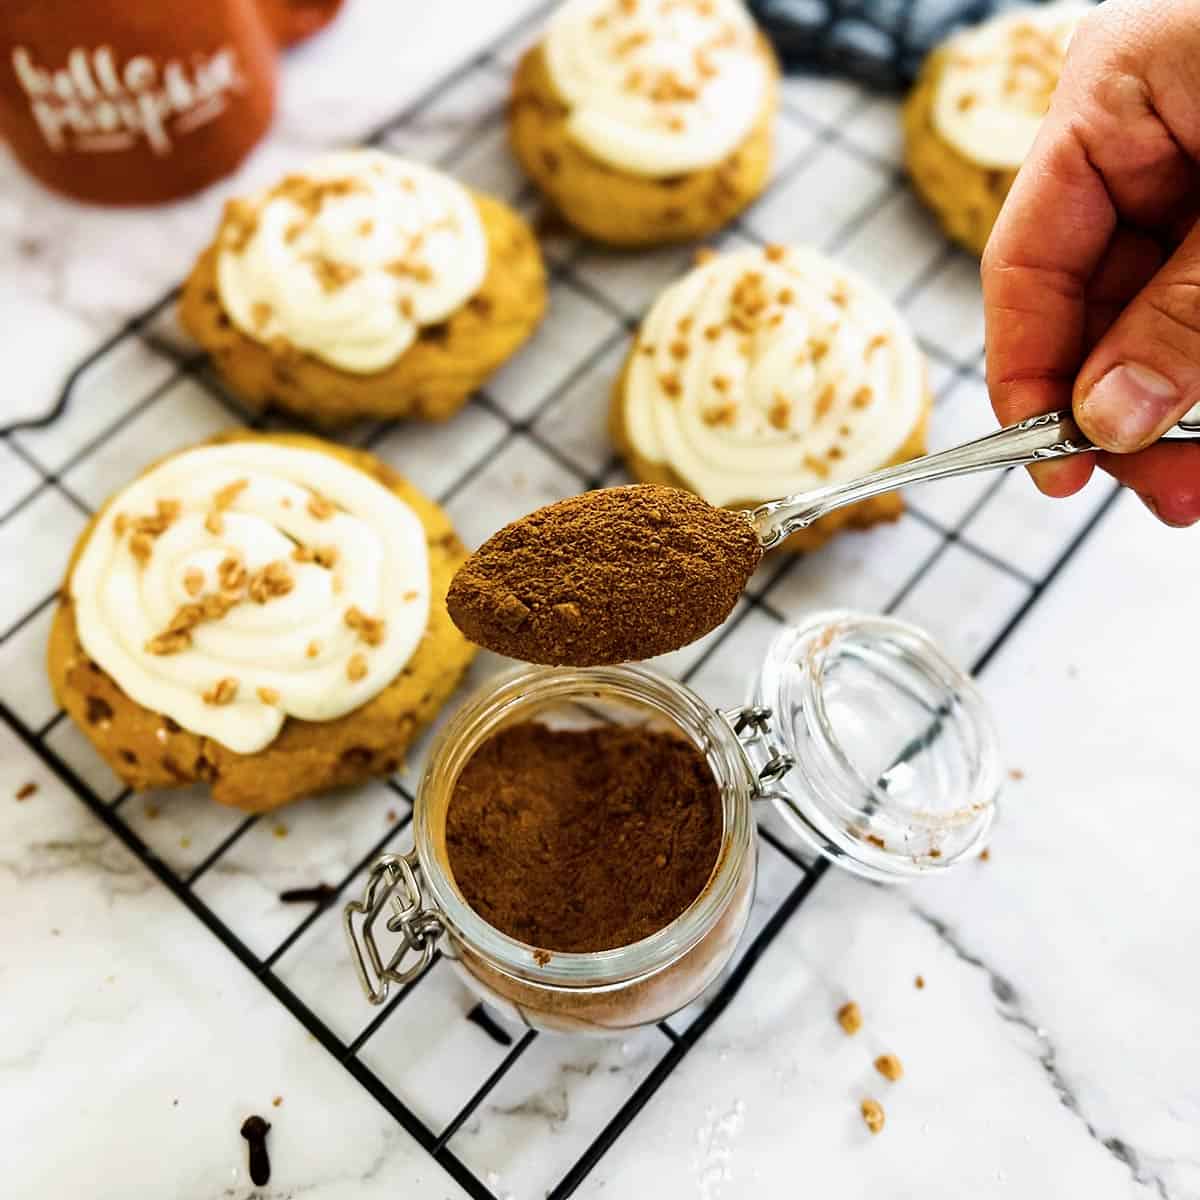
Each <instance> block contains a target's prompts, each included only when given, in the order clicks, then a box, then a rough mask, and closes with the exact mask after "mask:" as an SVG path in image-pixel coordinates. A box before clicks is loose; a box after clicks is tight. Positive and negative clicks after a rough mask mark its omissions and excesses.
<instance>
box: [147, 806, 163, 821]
mask: <svg viewBox="0 0 1200 1200" xmlns="http://www.w3.org/2000/svg"><path fill="white" fill-rule="evenodd" d="M161 811H162V810H161V809H160V808H159V807H158V805H157V804H147V805H146V819H147V820H150V821H156V820H158V814H159V813H160V812H161Z"/></svg>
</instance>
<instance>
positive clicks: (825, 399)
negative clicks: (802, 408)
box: [814, 383, 837, 420]
mask: <svg viewBox="0 0 1200 1200" xmlns="http://www.w3.org/2000/svg"><path fill="white" fill-rule="evenodd" d="M836 396H837V388H836V387H835V386H834V385H833V384H832V383H827V384H826V385H825V386H824V387H823V388H822V389H821V394H820V395H819V396H818V397H817V404H816V408H815V409H814V413H815V415H816V418H817V420H820V419H821V418H822V417H823V416H825V415H826V414H827V413H828V412H829V410H830V409H831V408H832V407H833V401H834V398H835V397H836Z"/></svg>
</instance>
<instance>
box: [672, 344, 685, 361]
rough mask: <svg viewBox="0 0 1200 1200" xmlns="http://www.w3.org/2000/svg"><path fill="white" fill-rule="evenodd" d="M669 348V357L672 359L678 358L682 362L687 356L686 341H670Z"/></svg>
mask: <svg viewBox="0 0 1200 1200" xmlns="http://www.w3.org/2000/svg"><path fill="white" fill-rule="evenodd" d="M670 350H671V357H672V358H674V359H678V360H679V361H680V362H682V361H683V360H684V359H685V358H687V356H688V353H689V350H688V344H687V342H685V341H682V340H681V341H678V342H672V343H671V346H670Z"/></svg>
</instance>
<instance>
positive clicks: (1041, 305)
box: [982, 0, 1200, 525]
mask: <svg viewBox="0 0 1200 1200" xmlns="http://www.w3.org/2000/svg"><path fill="white" fill-rule="evenodd" d="M982 274H983V295H984V307H985V311H986V319H987V376H988V389H989V391H990V393H991V397H992V407H993V408H994V409H995V411H996V415H997V416H998V417H999V418H1000V420H1001V422H1002V423H1003V424H1009V423H1011V422H1014V421H1019V420H1021V419H1022V418H1024V417H1028V416H1031V415H1033V414H1035V413H1041V412H1050V411H1052V410H1055V409H1065V408H1067V407H1068V406H1071V407H1073V408H1074V411H1075V419H1076V420H1077V421H1078V423H1079V425H1080V427H1081V428H1082V430H1083V431H1084V433H1085V434H1087V436H1088V437H1089V438H1090V439H1091V440H1092V441H1093V442H1095V443H1096V445H1097V446H1100V447H1102V448H1103V449H1104V450H1105V451H1110V452H1111V453H1101V454H1099V455H1095V456H1093V455H1083V456H1080V457H1076V458H1068V459H1062V460H1058V461H1056V462H1052V463H1045V464H1040V465H1038V466H1036V467H1033V468H1032V470H1033V474H1034V479H1035V482H1036V483H1037V485H1038V487H1039V488H1040V489H1041V490H1042V491H1043V492H1045V493H1046V494H1047V495H1050V496H1069V495H1071V494H1072V493H1074V492H1077V491H1078V490H1079V489H1080V488H1081V487H1083V485H1084V484H1085V483H1086V482H1087V481H1088V478H1089V477H1090V475H1091V473H1092V469H1093V467H1094V465H1096V462H1097V461H1098V463H1099V465H1100V466H1101V467H1102V468H1103V469H1104V470H1106V471H1108V472H1109V473H1110V474H1112V475H1114V476H1115V477H1116V478H1117V479H1119V480H1120V481H1121V482H1122V483H1124V484H1126V485H1127V486H1128V487H1130V488H1132V489H1133V490H1134V491H1136V492H1137V493H1138V494H1139V495H1140V496H1141V498H1142V499H1143V500H1144V501H1145V503H1146V504H1147V505H1148V506H1149V507H1150V509H1151V510H1152V511H1153V512H1154V513H1155V515H1156V516H1158V517H1159V518H1160V519H1161V520H1162V521H1164V522H1166V523H1167V524H1169V525H1190V524H1192V523H1193V522H1195V521H1197V520H1200V444H1196V443H1191V444H1189V443H1182V442H1177V443H1166V442H1164V443H1161V444H1159V445H1151V443H1152V442H1154V441H1155V440H1156V439H1157V438H1158V437H1159V435H1160V434H1161V433H1162V432H1163V431H1164V430H1166V429H1168V428H1169V427H1170V426H1171V425H1173V424H1174V423H1175V422H1176V421H1177V420H1179V418H1180V417H1181V416H1183V414H1184V413H1186V412H1188V411H1189V410H1190V409H1191V408H1192V407H1193V406H1195V405H1197V404H1200V0H1108V3H1106V4H1104V5H1103V6H1102V7H1100V8H1098V9H1096V10H1095V11H1094V12H1092V13H1089V14H1088V15H1087V17H1085V18H1084V20H1083V23H1082V24H1081V26H1080V27H1079V30H1078V32H1077V33H1076V35H1075V37H1074V39H1073V40H1072V42H1071V46H1070V49H1069V51H1068V53H1067V59H1066V63H1065V65H1064V68H1063V74H1062V79H1061V80H1060V82H1059V85H1058V89H1057V91H1056V92H1055V95H1054V99H1053V101H1052V102H1051V106H1050V111H1049V113H1048V114H1047V116H1046V119H1045V121H1044V122H1043V124H1042V127H1041V130H1040V131H1039V134H1038V137H1037V141H1036V142H1035V143H1034V146H1033V149H1032V150H1031V152H1030V155H1029V157H1028V159H1027V160H1026V162H1025V165H1024V166H1023V167H1022V168H1021V171H1020V172H1019V174H1018V175H1017V179H1016V182H1015V183H1014V185H1013V188H1012V191H1011V192H1010V193H1009V197H1008V200H1007V202H1006V203H1005V206H1004V209H1003V211H1002V213H1001V214H1000V219H999V221H997V223H996V227H995V230H994V231H993V233H992V236H991V240H990V241H989V242H988V246H987V249H986V251H985V252H984V256H983V266H982Z"/></svg>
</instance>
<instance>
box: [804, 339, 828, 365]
mask: <svg viewBox="0 0 1200 1200" xmlns="http://www.w3.org/2000/svg"><path fill="white" fill-rule="evenodd" d="M808 353H809V356H810V357H811V358H812V360H813V362H820V361H821V359H823V358H824V357H825V355H827V354H828V353H829V342H828V340H827V339H825V338H809V339H808Z"/></svg>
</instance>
